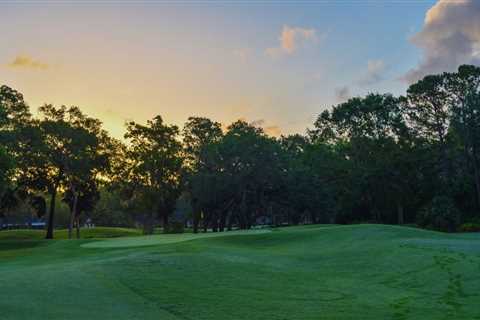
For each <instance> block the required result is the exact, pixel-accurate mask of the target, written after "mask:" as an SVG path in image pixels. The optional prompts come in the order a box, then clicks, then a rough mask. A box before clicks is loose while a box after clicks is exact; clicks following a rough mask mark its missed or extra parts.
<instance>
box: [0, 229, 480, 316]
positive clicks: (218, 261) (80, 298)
mask: <svg viewBox="0 0 480 320" xmlns="http://www.w3.org/2000/svg"><path fill="white" fill-rule="evenodd" d="M0 275H1V276H0V314H1V317H0V318H1V319H2V320H3V319H5V320H7V319H8V320H9V319H199V320H201V319H213V320H215V319H235V320H240V319H249V320H256V319H262V320H263V319H272V320H273V319H275V320H281V319H316V320H317V319H393V320H402V319H468V320H471V319H480V304H479V303H478V302H479V301H480V276H479V275H480V234H457V235H450V234H441V233H436V232H431V231H424V230H420V229H413V228H406V227H394V226H382V225H355V226H327V227H325V226H323V227H320V226H318V227H311V226H310V227H291V228H281V229H278V231H276V230H275V231H273V232H265V231H264V232H246V233H242V232H232V233H226V234H224V235H221V234H215V235H213V236H212V235H197V236H196V235H155V236H152V237H151V238H147V237H135V238H133V237H132V238H118V239H111V240H78V241H69V240H59V241H43V240H42V241H38V240H24V241H19V240H17V241H11V240H7V241H0Z"/></svg>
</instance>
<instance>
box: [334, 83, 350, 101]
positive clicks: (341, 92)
mask: <svg viewBox="0 0 480 320" xmlns="http://www.w3.org/2000/svg"><path fill="white" fill-rule="evenodd" d="M351 97H352V96H351V94H350V88H349V87H347V86H343V87H339V88H336V89H335V98H336V99H337V101H339V102H343V101H346V100H348V99H350V98H351Z"/></svg>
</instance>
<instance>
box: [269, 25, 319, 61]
mask: <svg viewBox="0 0 480 320" xmlns="http://www.w3.org/2000/svg"><path fill="white" fill-rule="evenodd" d="M323 37H324V35H322V36H321V38H323ZM318 38H319V37H318V35H317V31H316V30H315V29H313V28H312V29H307V28H300V27H289V26H287V25H285V26H283V29H282V32H281V33H280V36H279V38H278V41H279V45H278V46H277V47H272V48H267V49H266V50H265V54H267V55H268V56H271V57H278V56H280V55H282V54H287V55H291V54H293V53H295V51H297V50H298V48H299V47H300V46H302V45H304V44H305V43H307V42H316V41H318Z"/></svg>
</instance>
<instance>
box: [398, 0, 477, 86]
mask: <svg viewBox="0 0 480 320" xmlns="http://www.w3.org/2000/svg"><path fill="white" fill-rule="evenodd" d="M410 41H411V42H412V43H413V44H414V45H415V46H417V47H419V48H420V49H421V50H422V60H421V62H420V64H419V65H418V66H417V67H416V68H414V69H411V70H410V71H408V73H407V74H406V75H405V76H404V77H403V79H404V80H405V81H407V82H408V83H413V82H415V81H417V80H419V79H421V78H423V77H424V76H425V75H427V74H432V73H440V72H443V71H453V70H455V69H456V68H457V67H458V65H460V64H480V54H479V53H480V1H478V0H459V1H450V0H439V1H438V2H437V3H436V4H435V5H434V6H433V7H432V8H430V9H429V10H428V11H427V13H426V16H425V22H424V26H423V28H422V30H421V31H420V32H418V33H417V34H415V35H414V36H413V37H412V38H411V39H410Z"/></svg>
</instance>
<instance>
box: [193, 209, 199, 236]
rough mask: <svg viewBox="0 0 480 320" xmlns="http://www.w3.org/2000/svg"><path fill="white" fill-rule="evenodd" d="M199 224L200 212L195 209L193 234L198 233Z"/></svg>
mask: <svg viewBox="0 0 480 320" xmlns="http://www.w3.org/2000/svg"><path fill="white" fill-rule="evenodd" d="M199 223H200V211H199V210H198V209H197V208H195V205H194V209H193V233H198V225H199Z"/></svg>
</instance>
